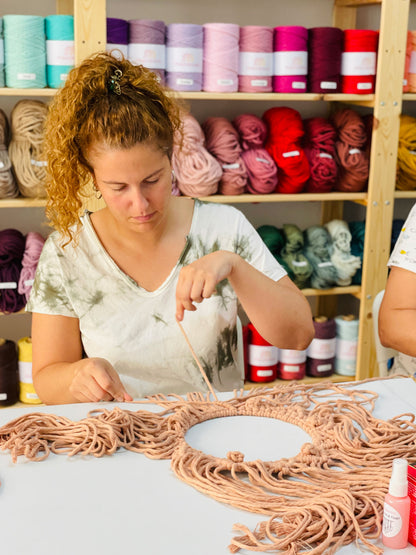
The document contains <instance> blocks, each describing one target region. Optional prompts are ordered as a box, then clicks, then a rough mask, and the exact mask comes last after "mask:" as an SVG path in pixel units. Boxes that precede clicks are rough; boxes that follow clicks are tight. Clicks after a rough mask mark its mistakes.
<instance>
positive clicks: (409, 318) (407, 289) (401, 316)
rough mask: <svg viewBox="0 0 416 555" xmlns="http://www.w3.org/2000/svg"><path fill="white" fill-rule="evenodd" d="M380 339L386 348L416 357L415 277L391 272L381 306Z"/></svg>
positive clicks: (395, 270) (399, 270)
mask: <svg viewBox="0 0 416 555" xmlns="http://www.w3.org/2000/svg"><path fill="white" fill-rule="evenodd" d="M379 335H380V340H381V343H382V344H383V345H384V346H385V347H392V348H393V349H397V350H398V351H400V352H401V353H404V354H406V355H410V356H416V273H414V272H411V271H410V270H405V269H404V268H399V267H397V266H393V267H392V268H391V270H390V274H389V277H388V280H387V285H386V290H385V293H384V297H383V301H382V303H381V306H380V312H379Z"/></svg>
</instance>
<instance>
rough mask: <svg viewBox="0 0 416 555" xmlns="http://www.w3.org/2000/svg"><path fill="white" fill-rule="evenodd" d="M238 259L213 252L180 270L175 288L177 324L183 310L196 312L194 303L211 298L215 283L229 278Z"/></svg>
mask: <svg viewBox="0 0 416 555" xmlns="http://www.w3.org/2000/svg"><path fill="white" fill-rule="evenodd" d="M238 259H239V256H238V255H237V254H235V253H233V252H229V251H215V252H212V253H210V254H207V255H206V256H203V257H202V258H200V259H199V260H195V261H194V262H192V263H191V264H189V265H188V266H184V267H183V268H182V270H181V271H180V273H179V280H178V285H177V287H176V319H177V320H178V321H179V322H180V321H182V320H183V316H184V312H185V310H191V311H193V310H196V306H195V305H194V303H201V302H202V301H203V300H204V299H208V298H209V297H211V295H212V294H213V293H214V292H215V287H216V285H217V283H219V282H220V281H222V280H223V279H225V278H228V277H229V275H230V274H231V272H232V271H233V268H234V264H235V263H236V262H237V260H238Z"/></svg>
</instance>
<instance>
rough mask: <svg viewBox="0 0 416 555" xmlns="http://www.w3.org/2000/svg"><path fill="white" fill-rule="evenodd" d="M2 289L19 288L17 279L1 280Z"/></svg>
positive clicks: (0, 287)
mask: <svg viewBox="0 0 416 555" xmlns="http://www.w3.org/2000/svg"><path fill="white" fill-rule="evenodd" d="M0 289H17V283H16V282H15V281H2V282H0Z"/></svg>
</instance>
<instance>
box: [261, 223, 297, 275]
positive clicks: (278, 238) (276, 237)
mask: <svg viewBox="0 0 416 555" xmlns="http://www.w3.org/2000/svg"><path fill="white" fill-rule="evenodd" d="M257 233H258V234H259V235H260V237H261V238H262V239H263V242H264V244H265V245H266V247H267V248H268V249H269V251H270V252H271V253H272V255H273V256H274V257H275V259H276V260H277V261H278V262H279V264H280V265H281V266H283V268H284V269H285V270H286V272H287V274H288V276H289V277H290V279H291V280H293V279H294V277H295V274H294V273H293V271H292V269H291V268H290V267H289V265H288V264H287V263H286V261H285V260H283V258H282V257H281V255H280V253H281V251H282V249H283V247H284V246H285V236H284V233H283V231H282V230H281V229H279V228H278V227H276V226H274V225H268V224H265V225H261V226H260V227H258V228H257Z"/></svg>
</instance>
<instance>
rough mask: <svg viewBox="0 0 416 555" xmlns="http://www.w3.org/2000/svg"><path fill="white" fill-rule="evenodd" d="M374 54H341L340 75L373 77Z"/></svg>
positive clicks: (374, 68)
mask: <svg viewBox="0 0 416 555" xmlns="http://www.w3.org/2000/svg"><path fill="white" fill-rule="evenodd" d="M375 73H376V53H375V52H343V53H342V57H341V75H375Z"/></svg>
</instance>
